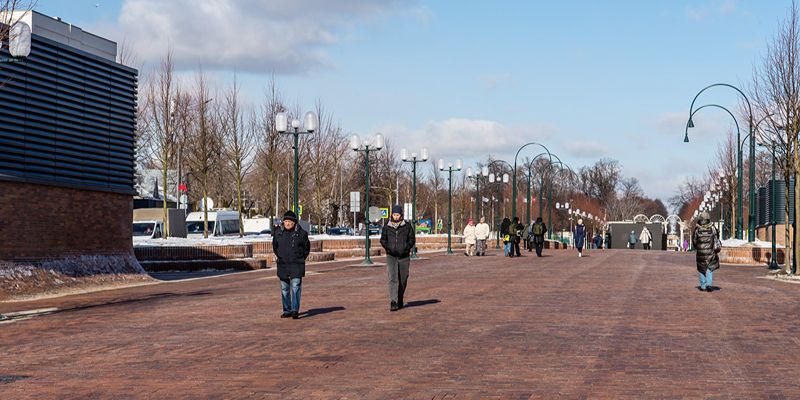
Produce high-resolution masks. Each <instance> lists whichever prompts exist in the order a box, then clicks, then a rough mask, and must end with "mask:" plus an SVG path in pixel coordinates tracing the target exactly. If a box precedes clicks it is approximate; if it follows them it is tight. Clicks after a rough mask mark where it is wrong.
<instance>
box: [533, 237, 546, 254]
mask: <svg viewBox="0 0 800 400" xmlns="http://www.w3.org/2000/svg"><path fill="white" fill-rule="evenodd" d="M534 243H536V255H537V256H539V257H541V256H542V249H544V238H542V239H540V240H535V239H534Z"/></svg>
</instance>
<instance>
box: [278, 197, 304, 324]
mask: <svg viewBox="0 0 800 400" xmlns="http://www.w3.org/2000/svg"><path fill="white" fill-rule="evenodd" d="M272 251H273V253H274V254H275V257H276V258H277V260H278V261H277V265H278V279H280V281H281V300H282V304H283V314H281V318H289V317H291V318H292V319H297V318H298V316H299V314H300V293H301V291H302V284H303V277H304V276H305V275H306V258H307V257H308V254H309V253H310V252H311V242H310V241H309V240H308V232H306V231H305V230H303V228H301V227H300V226H299V225H298V224H297V215H296V214H295V213H294V212H292V211H291V210H289V211H286V213H285V214H283V227H281V228H280V229H278V230H277V231H275V235H274V236H273V237H272Z"/></svg>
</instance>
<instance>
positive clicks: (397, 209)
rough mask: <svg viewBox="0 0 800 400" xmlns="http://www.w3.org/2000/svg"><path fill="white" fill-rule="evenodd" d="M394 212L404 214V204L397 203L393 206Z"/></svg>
mask: <svg viewBox="0 0 800 400" xmlns="http://www.w3.org/2000/svg"><path fill="white" fill-rule="evenodd" d="M392 214H400V215H403V206H401V205H400V204H395V205H393V206H392Z"/></svg>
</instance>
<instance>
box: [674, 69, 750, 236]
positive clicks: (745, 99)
mask: <svg viewBox="0 0 800 400" xmlns="http://www.w3.org/2000/svg"><path fill="white" fill-rule="evenodd" d="M717 86H722V87H727V88H730V89H733V90H735V91H736V92H738V93H739V95H741V96H742V98H744V101H745V103H747V109H748V111H749V113H750V114H749V115H748V117H747V123H748V126H749V128H750V157H749V160H750V166H749V168H748V170H749V171H748V172H749V177H750V182H749V185H748V186H749V191H750V207H749V209H748V211H747V217H748V221H747V227H748V231H747V241H748V242H753V241H755V236H756V232H755V224H756V220H755V212H756V210H755V202H756V183H755V181H756V166H755V152H756V140H755V139H756V138H755V136H754V135H753V130H754V128H755V126H754V125H753V107H752V106H751V105H750V99H748V98H747V95H745V94H744V92H742V91H741V90H740V89H739V88H737V87H736V86H733V85H731V84H728V83H715V84H712V85H709V86H706V87H705V88H703V89H701V90H700V91H699V92H697V94H696V95H695V96H694V99H692V104H691V105H690V106H689V120H688V121H687V123H686V128H687V134H686V137H685V138H684V140H683V141H684V142H688V141H689V135H688V128H692V127H694V122H693V121H692V114H693V111H694V103H695V101H697V98H698V97H700V95H701V94H702V93H703V92H705V91H706V90H708V89H710V88H713V87H717ZM717 107H719V106H717ZM720 108H721V107H720ZM726 111H727V110H726ZM731 116H733V114H731ZM735 119H736V118H735V117H734V120H735ZM737 127H738V123H737ZM737 129H738V128H737ZM736 143H739V136H738V133H737V137H736ZM741 159H742V154H741V153H739V160H738V163H739V165H741V163H742V161H741ZM738 171H739V187H741V186H742V185H741V181H742V169H741V166H740V167H739V168H738ZM740 190H741V189H740ZM742 200H743V199H742V198H741V196H739V203H740V204H741V203H742ZM740 207H741V206H740ZM737 212H738V211H737ZM738 218H739V215H737V219H738ZM737 225H738V226H737V237H736V238H737V239H742V238H743V237H742V236H741V235H740V233H739V231H738V229H739V226H741V225H740V224H738V221H737Z"/></svg>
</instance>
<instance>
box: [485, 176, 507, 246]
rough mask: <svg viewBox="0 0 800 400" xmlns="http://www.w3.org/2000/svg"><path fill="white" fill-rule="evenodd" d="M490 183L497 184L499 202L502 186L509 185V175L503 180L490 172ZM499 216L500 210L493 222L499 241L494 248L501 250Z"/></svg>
mask: <svg viewBox="0 0 800 400" xmlns="http://www.w3.org/2000/svg"><path fill="white" fill-rule="evenodd" d="M489 183H496V184H497V185H496V187H497V197H498V200H499V197H500V188H501V187H502V186H501V185H503V184H505V183H508V174H506V173H503V176H502V178H501V177H499V176H496V175H495V174H494V172H490V173H489ZM498 214H500V210H499V209H498V210H497V211H496V212H495V213H494V221H493V222H494V227H495V230H496V231H497V239H496V240H495V242H494V248H495V249H499V248H500V227H499V226H498V224H497V219H498V218H499V217H500V216H499V215H498Z"/></svg>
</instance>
